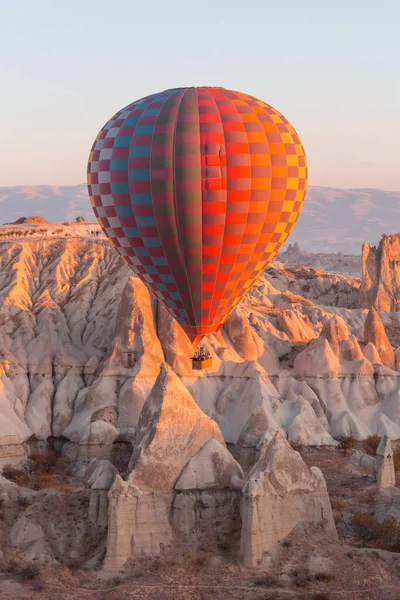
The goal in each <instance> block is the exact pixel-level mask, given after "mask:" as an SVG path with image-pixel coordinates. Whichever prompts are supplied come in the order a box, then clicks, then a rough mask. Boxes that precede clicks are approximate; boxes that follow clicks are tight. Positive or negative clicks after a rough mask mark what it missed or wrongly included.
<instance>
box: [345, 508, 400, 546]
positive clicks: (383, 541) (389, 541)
mask: <svg viewBox="0 0 400 600" xmlns="http://www.w3.org/2000/svg"><path fill="white" fill-rule="evenodd" d="M351 524H352V525H353V528H354V530H355V531H356V533H357V536H358V537H359V538H360V539H361V541H362V543H363V545H364V546H367V545H368V546H369V547H373V548H380V549H381V550H389V551H391V552H399V551H400V522H399V521H398V520H397V519H395V518H394V517H389V518H387V519H384V520H383V521H377V520H376V519H375V517H373V516H372V515H370V514H369V513H367V512H362V511H357V512H356V513H354V516H353V519H352V522H351Z"/></svg>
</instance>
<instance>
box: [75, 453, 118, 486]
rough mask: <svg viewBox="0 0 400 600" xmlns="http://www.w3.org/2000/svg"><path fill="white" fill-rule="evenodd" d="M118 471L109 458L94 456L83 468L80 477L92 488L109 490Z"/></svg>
mask: <svg viewBox="0 0 400 600" xmlns="http://www.w3.org/2000/svg"><path fill="white" fill-rule="evenodd" d="M117 473H118V471H117V469H116V468H115V467H114V465H113V464H112V463H111V462H110V461H109V460H100V459H98V458H93V459H92V460H91V461H90V463H89V464H88V465H86V466H85V467H84V468H83V470H82V472H81V473H80V478H81V479H82V480H83V481H84V482H85V483H86V485H88V486H89V487H91V488H92V489H95V490H109V489H110V487H111V486H112V484H113V481H114V479H115V476H116V474H117Z"/></svg>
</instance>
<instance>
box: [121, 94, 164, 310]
mask: <svg viewBox="0 0 400 600" xmlns="http://www.w3.org/2000/svg"><path fill="white" fill-rule="evenodd" d="M158 97H159V95H158V94H157V95H156V98H152V100H151V101H150V102H148V103H147V105H146V106H145V107H144V108H143V109H137V108H136V106H137V104H139V103H143V102H144V101H145V100H146V99H147V98H150V96H147V97H146V98H143V99H141V100H138V101H137V102H134V103H133V104H134V105H136V106H135V108H136V110H141V114H140V116H138V119H137V121H136V123H135V124H134V125H133V131H132V135H131V140H130V144H129V152H128V156H129V154H130V151H131V148H133V147H134V141H135V130H136V129H137V127H138V126H139V124H140V119H141V118H142V117H143V116H144V115H145V113H146V111H147V110H148V109H149V108H150V107H151V105H152V103H153V102H154V100H155V99H157V98H158ZM135 108H134V110H135ZM125 121H126V119H125V120H124V123H122V124H121V125H124V124H125ZM120 128H121V127H120ZM116 139H117V136H116V137H115V140H116ZM115 140H114V144H115V143H116V142H115ZM113 149H114V148H113ZM128 160H129V158H128ZM130 170H131V169H129V166H128V188H129V177H130V175H129V171H130ZM132 170H134V169H132ZM135 194H136V192H131V190H130V188H129V198H130V206H131V211H132V215H133V218H134V220H135V224H136V228H137V230H138V233H139V237H140V238H142V240H143V235H142V233H141V227H140V226H139V224H138V221H137V216H138V215H137V214H135V210H134V207H135V206H136V204H135V202H133V200H134V198H133V196H134V195H135ZM144 247H145V249H146V251H147V253H148V250H147V247H146V246H145V245H144ZM148 256H149V258H150V259H151V257H150V255H148ZM151 263H152V265H151V266H154V263H153V260H152V259H151ZM149 266H150V265H149ZM133 270H134V271H135V272H136V274H137V275H138V277H139V279H141V280H142V281H143V282H144V284H145V285H146V287H147V288H149V286H148V283H149V282H148V281H147V280H146V278H145V275H146V273H145V274H142V273H140V271H139V270H135V269H133ZM149 291H150V293H151V295H152V296H155V297H156V298H158V296H157V294H156V292H155V291H154V290H153V289H150V290H149Z"/></svg>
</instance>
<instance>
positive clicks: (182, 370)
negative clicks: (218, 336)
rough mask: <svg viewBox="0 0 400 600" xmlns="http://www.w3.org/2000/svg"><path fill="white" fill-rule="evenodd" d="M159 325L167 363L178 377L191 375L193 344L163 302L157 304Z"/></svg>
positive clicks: (158, 332) (158, 330) (159, 333)
mask: <svg viewBox="0 0 400 600" xmlns="http://www.w3.org/2000/svg"><path fill="white" fill-rule="evenodd" d="M157 325H158V327H157V334H158V337H159V340H160V342H161V345H162V348H163V351H164V355H165V359H166V361H167V363H168V364H169V365H170V366H171V367H172V369H173V370H174V371H175V373H176V374H177V375H181V376H182V375H191V373H192V361H191V360H190V358H191V356H193V347H192V344H191V343H190V341H189V338H188V337H187V335H186V334H185V332H184V331H183V329H182V328H181V327H180V325H178V323H177V322H176V321H175V319H174V318H173V317H172V315H171V314H170V313H169V312H168V311H167V309H166V308H165V307H164V305H163V304H162V303H161V302H158V303H157ZM214 360H215V359H214ZM214 366H215V365H214Z"/></svg>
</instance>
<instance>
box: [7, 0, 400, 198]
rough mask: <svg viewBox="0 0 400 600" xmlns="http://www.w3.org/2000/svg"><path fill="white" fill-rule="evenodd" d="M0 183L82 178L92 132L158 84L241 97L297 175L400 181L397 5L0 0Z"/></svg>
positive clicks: (396, 185) (342, 182)
mask: <svg viewBox="0 0 400 600" xmlns="http://www.w3.org/2000/svg"><path fill="white" fill-rule="evenodd" d="M0 9H1V10H0V77H1V79H0V81H1V87H0V106H1V113H0V114H1V135H0V185H36V184H52V185H57V184H77V183H81V182H83V181H84V180H85V173H86V161H87V156H88V153H89V149H90V146H91V144H92V141H93V139H94V138H95V136H96V135H97V133H98V131H99V129H100V128H101V127H102V126H103V124H104V123H105V122H106V121H107V120H108V118H109V117H110V116H111V115H112V114H114V113H115V112H116V111H117V110H119V109H120V108H122V107H123V106H125V105H126V104H129V103H130V102H132V101H134V100H136V99H138V98H140V97H142V96H145V95H147V94H150V93H153V92H157V91H160V90H163V89H166V88H170V87H177V86H186V85H220V86H223V87H227V88H231V89H234V90H239V91H242V92H245V93H249V94H252V95H255V96H257V97H259V98H261V99H262V100H264V101H265V102H268V103H269V104H271V105H272V106H274V107H275V108H277V109H278V110H280V111H281V112H282V113H283V114H284V115H285V116H286V117H287V118H288V119H289V120H290V121H291V122H292V124H293V125H294V127H295V128H296V129H297V131H298V132H299V134H300V136H301V138H302V140H303V143H304V146H305V149H306V153H307V156H308V160H309V167H310V183H311V184H314V185H328V186H335V187H377V188H384V189H389V190H390V189H391V190H400V35H399V30H400V2H399V0H380V1H379V2H377V1H376V0H364V1H362V0H347V1H346V0H336V1H328V0H303V1H299V0H286V2H285V1H284V0H282V1H279V0H274V1H273V2H272V1H269V0H247V1H243V0H242V1H239V0H229V1H227V0H202V1H196V2H195V1H193V0H153V1H149V2H146V1H137V0H130V1H125V0H123V1H118V0H113V1H111V0H110V1H107V2H106V1H104V0H80V1H77V0H68V1H67V0H14V1H12V0H0Z"/></svg>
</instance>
